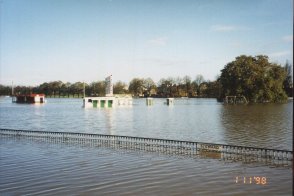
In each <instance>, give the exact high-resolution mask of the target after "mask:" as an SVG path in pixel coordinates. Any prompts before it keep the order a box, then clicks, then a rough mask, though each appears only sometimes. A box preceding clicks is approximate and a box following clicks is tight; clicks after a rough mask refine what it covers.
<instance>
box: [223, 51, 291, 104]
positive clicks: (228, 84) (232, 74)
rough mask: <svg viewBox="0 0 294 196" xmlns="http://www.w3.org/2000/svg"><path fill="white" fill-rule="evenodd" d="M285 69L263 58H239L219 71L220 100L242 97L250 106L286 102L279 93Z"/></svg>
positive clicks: (281, 90) (281, 93)
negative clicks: (253, 103)
mask: <svg viewBox="0 0 294 196" xmlns="http://www.w3.org/2000/svg"><path fill="white" fill-rule="evenodd" d="M285 78H286V72H285V69H283V68H282V67H281V66H279V65H277V64H275V63H270V62H269V61H268V57H267V56H262V55H260V56H255V57H252V56H245V55H242V56H239V57H236V59H235V61H232V62H230V63H228V64H227V65H226V66H225V68H224V69H223V70H221V76H220V83H221V86H222V92H221V95H222V97H224V96H245V97H246V98H247V100H249V101H250V102H280V101H284V100H286V99H287V95H286V93H285V91H284V89H283V82H284V80H285Z"/></svg>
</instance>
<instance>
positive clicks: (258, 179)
mask: <svg viewBox="0 0 294 196" xmlns="http://www.w3.org/2000/svg"><path fill="white" fill-rule="evenodd" d="M235 183H236V184H257V185H266V184H267V183H268V182H267V178H266V177H264V176H236V177H235Z"/></svg>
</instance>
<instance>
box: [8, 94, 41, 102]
mask: <svg viewBox="0 0 294 196" xmlns="http://www.w3.org/2000/svg"><path fill="white" fill-rule="evenodd" d="M12 102H15V103H45V95H44V94H29V95H16V96H15V97H13V98H12Z"/></svg>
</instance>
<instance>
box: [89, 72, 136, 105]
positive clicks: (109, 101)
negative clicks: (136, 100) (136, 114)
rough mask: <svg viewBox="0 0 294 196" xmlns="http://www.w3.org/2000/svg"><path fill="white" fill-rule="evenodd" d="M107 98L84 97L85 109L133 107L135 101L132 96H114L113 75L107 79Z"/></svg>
mask: <svg viewBox="0 0 294 196" xmlns="http://www.w3.org/2000/svg"><path fill="white" fill-rule="evenodd" d="M105 82H106V88H105V94H106V96H105V97H84V100H83V107H84V108H114V107H120V106H132V104H133V99H132V97H131V96H130V95H115V96H114V95H113V84H112V75H110V76H108V77H107V78H105Z"/></svg>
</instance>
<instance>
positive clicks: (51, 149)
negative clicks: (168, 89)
mask: <svg viewBox="0 0 294 196" xmlns="http://www.w3.org/2000/svg"><path fill="white" fill-rule="evenodd" d="M164 101H165V99H155V100H154V105H153V106H151V107H147V106H146V104H145V100H144V99H135V100H134V101H133V107H130V108H127V107H125V108H113V109H94V108H92V109H91V108H89V109H84V108H82V107H81V106H82V100H81V99H50V98H48V99H47V103H46V104H44V105H29V104H13V103H11V99H9V98H0V119H1V121H0V127H1V128H11V129H25V130H28V129H29V130H44V131H70V132H86V133H101V134H115V135H128V136H141V137H155V138H169V139H177V140H192V141H201V142H212V143H227V144H237V145H250V146H256V147H258V146H261V147H267V148H280V149H292V116H293V112H292V107H293V102H292V101H291V102H289V103H287V104H266V105H246V106H242V105H236V106H230V105H222V104H220V103H217V102H216V100H214V99H175V104H174V106H173V107H169V106H167V105H164ZM0 152H1V153H0V160H1V161H0V180H1V183H0V195H24V194H28V195H44V194H48V195H72V194H73V193H74V194H79V195H82V194H84V195H143V194H145V195H227V194H226V193H230V194H231V195H256V194H258V195H292V190H291V185H292V169H291V168H276V167H273V168H272V167H268V166H263V165H260V164H254V163H253V164H252V163H250V164H248V163H247V162H246V161H247V160H246V161H243V160H242V161H237V162H235V161H234V160H231V161H229V160H227V161H220V159H219V154H217V155H215V154H210V155H208V156H207V154H204V155H203V156H204V157H205V156H207V157H206V158H197V159H192V158H187V157H186V156H169V155H162V154H160V155H158V154H154V153H147V152H142V151H126V150H123V151H122V150H119V149H109V148H104V147H103V146H97V145H96V146H87V145H85V144H79V145H76V144H68V143H61V142H59V143H52V142H48V141H41V140H36V141H32V140H26V139H17V140H11V139H7V138H6V139H4V138H3V137H0ZM203 156H202V157H203ZM236 176H266V177H267V180H268V184H266V185H264V186H259V185H254V184H236V183H235V178H236Z"/></svg>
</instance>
